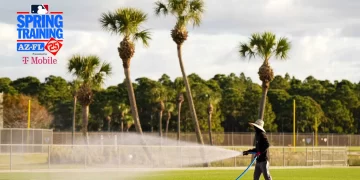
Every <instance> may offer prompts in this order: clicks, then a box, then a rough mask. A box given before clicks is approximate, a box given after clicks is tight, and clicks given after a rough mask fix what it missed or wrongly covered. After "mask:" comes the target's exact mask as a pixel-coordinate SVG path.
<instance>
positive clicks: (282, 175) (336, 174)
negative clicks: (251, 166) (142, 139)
mask: <svg viewBox="0 0 360 180" xmlns="http://www.w3.org/2000/svg"><path fill="white" fill-rule="evenodd" d="M243 170H244V169H239V170H175V171H163V172H142V171H139V172H136V171H134V170H132V171H131V172H130V171H129V172H124V171H119V172H91V171H89V172H12V173H0V179H6V180H99V179H101V180H130V179H131V180H132V179H136V180H192V179H194V180H231V179H233V180H235V179H236V178H237V177H238V176H239V175H240V174H241V172H242V171H243ZM132 174H133V175H137V176H136V177H134V176H131V175H132ZM252 174H253V170H250V171H248V172H247V173H246V174H245V176H244V177H243V178H242V179H241V180H252ZM271 174H272V176H273V179H276V180H358V179H359V176H360V168H312V169H309V168H307V169H273V170H271ZM260 179H263V177H261V178H260Z"/></svg>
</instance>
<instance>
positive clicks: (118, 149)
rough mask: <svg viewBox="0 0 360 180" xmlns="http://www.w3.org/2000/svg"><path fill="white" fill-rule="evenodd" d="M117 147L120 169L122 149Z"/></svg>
mask: <svg viewBox="0 0 360 180" xmlns="http://www.w3.org/2000/svg"><path fill="white" fill-rule="evenodd" d="M116 147H117V153H118V167H119V168H120V164H121V163H120V162H121V159H120V148H119V147H118V146H117V145H116Z"/></svg>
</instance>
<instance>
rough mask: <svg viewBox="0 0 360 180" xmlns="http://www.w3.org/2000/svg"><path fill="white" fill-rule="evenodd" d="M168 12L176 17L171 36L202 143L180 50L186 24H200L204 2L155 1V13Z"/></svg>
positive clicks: (202, 142) (186, 34) (193, 0)
mask: <svg viewBox="0 0 360 180" xmlns="http://www.w3.org/2000/svg"><path fill="white" fill-rule="evenodd" d="M169 12H170V13H171V15H173V16H175V18H176V24H175V27H174V29H172V30H171V37H172V39H173V41H174V42H175V43H176V45H177V54H178V58H179V63H180V69H181V73H182V76H183V80H184V83H185V87H186V94H187V100H188V103H189V108H190V112H191V116H192V119H193V122H194V126H195V132H196V137H197V140H198V142H199V143H201V144H204V141H203V138H202V135H201V131H200V126H199V122H198V118H197V115H196V111H195V106H194V102H193V98H192V95H191V88H190V85H189V81H188V79H187V75H186V73H185V68H184V65H183V60H182V51H181V48H182V45H183V43H184V42H185V41H186V39H187V38H188V31H187V30H186V25H188V24H189V23H192V24H193V26H194V27H195V26H200V23H201V18H202V14H203V13H204V2H203V1H202V0H167V4H164V3H162V2H161V1H157V2H156V3H155V14H156V15H160V14H163V15H165V16H166V15H168V13H169Z"/></svg>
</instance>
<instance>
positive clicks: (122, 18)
mask: <svg viewBox="0 0 360 180" xmlns="http://www.w3.org/2000/svg"><path fill="white" fill-rule="evenodd" d="M146 20H147V15H146V14H145V13H143V12H142V11H141V10H139V9H135V8H119V9H116V10H115V11H113V12H107V13H103V14H102V15H101V18H100V23H101V26H102V27H103V29H104V30H106V31H109V32H110V33H112V34H117V35H120V36H122V37H123V40H122V41H121V42H120V47H118V52H119V56H120V58H121V59H122V62H123V67H124V73H125V77H126V84H127V89H128V96H129V101H130V106H131V113H132V117H133V119H134V123H135V128H136V131H137V132H138V133H140V134H142V129H141V124H140V120H139V114H138V110H137V105H136V99H135V94H134V88H133V85H132V82H131V79H130V61H131V58H132V57H133V56H134V53H135V44H134V42H135V41H137V40H141V42H142V44H143V45H144V46H145V47H148V45H149V43H148V42H149V40H150V39H151V38H150V33H149V31H148V30H140V26H141V24H143V23H145V21H146Z"/></svg>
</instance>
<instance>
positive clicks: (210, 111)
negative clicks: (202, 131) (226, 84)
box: [207, 102, 214, 146]
mask: <svg viewBox="0 0 360 180" xmlns="http://www.w3.org/2000/svg"><path fill="white" fill-rule="evenodd" d="M213 110H214V107H213V105H212V104H211V102H209V105H208V108H207V113H208V126H209V141H210V145H211V146H212V145H213V138H212V132H211V115H212V112H213Z"/></svg>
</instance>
